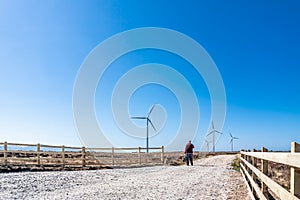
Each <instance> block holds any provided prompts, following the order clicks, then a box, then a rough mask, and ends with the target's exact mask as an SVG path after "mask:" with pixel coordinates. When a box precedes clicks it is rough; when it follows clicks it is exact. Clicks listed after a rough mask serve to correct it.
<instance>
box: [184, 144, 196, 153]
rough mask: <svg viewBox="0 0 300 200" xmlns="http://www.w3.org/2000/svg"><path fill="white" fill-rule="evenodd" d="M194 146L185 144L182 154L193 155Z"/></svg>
mask: <svg viewBox="0 0 300 200" xmlns="http://www.w3.org/2000/svg"><path fill="white" fill-rule="evenodd" d="M193 149H194V145H193V144H192V143H187V144H186V145H185V150H184V153H193Z"/></svg>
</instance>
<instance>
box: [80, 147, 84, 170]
mask: <svg viewBox="0 0 300 200" xmlns="http://www.w3.org/2000/svg"><path fill="white" fill-rule="evenodd" d="M81 160H82V167H85V147H82V148H81Z"/></svg>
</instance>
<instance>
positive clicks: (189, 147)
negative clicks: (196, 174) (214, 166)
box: [184, 140, 194, 166]
mask: <svg viewBox="0 0 300 200" xmlns="http://www.w3.org/2000/svg"><path fill="white" fill-rule="evenodd" d="M193 149H194V145H193V144H192V142H191V140H189V142H188V143H187V144H186V145H185V149H184V154H185V162H186V165H189V163H191V165H192V166H193Z"/></svg>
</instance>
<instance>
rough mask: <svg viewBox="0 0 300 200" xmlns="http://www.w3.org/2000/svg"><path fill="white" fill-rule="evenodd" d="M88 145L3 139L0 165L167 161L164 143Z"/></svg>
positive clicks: (130, 163)
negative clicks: (78, 145)
mask: <svg viewBox="0 0 300 200" xmlns="http://www.w3.org/2000/svg"><path fill="white" fill-rule="evenodd" d="M149 151H150V152H149V153H146V148H141V147H138V148H114V147H112V148H86V147H70V146H64V145H62V146H54V145H44V144H20V143H7V142H4V143H0V166H2V167H3V166H4V167H5V166H55V167H57V166H60V167H62V168H65V167H87V166H106V167H114V166H129V165H150V164H163V163H164V147H163V146H162V147H150V148H149Z"/></svg>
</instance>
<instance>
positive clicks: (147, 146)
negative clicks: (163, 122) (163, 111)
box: [131, 104, 157, 153]
mask: <svg viewBox="0 0 300 200" xmlns="http://www.w3.org/2000/svg"><path fill="white" fill-rule="evenodd" d="M154 107H155V104H154V105H153V106H152V107H151V109H150V111H149V112H148V115H147V116H146V117H131V119H145V120H146V122H147V138H146V149H147V153H148V152H149V123H150V124H151V126H152V128H153V129H154V130H155V131H157V130H156V128H155V127H154V125H153V123H152V121H151V119H150V114H151V113H152V111H153V109H154Z"/></svg>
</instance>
